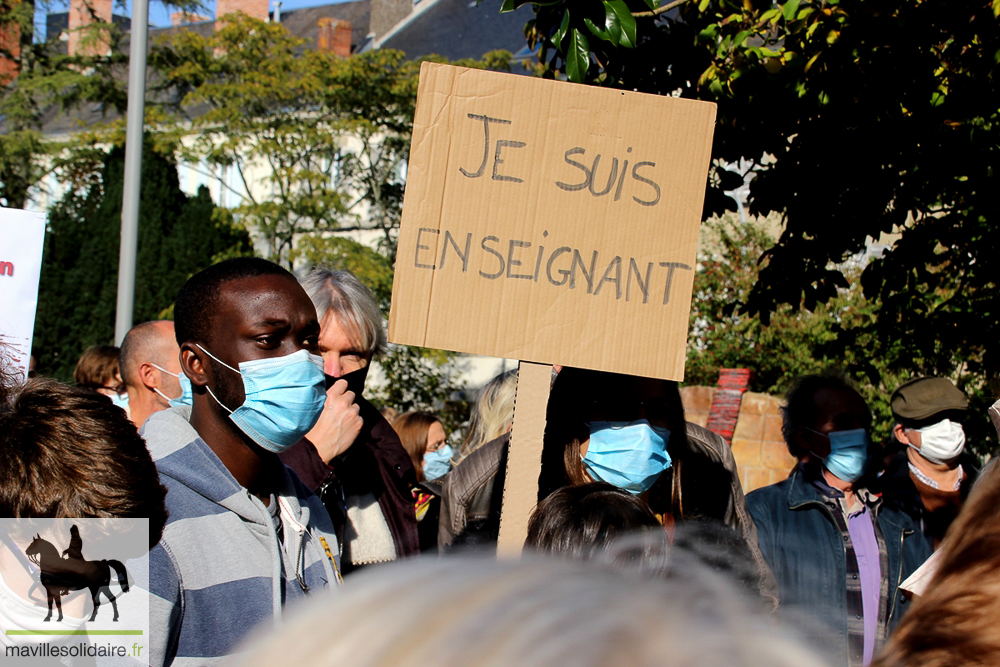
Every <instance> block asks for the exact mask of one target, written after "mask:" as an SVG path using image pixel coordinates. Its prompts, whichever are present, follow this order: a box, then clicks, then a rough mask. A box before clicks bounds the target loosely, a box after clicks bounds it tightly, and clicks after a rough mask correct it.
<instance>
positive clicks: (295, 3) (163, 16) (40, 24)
mask: <svg viewBox="0 0 1000 667" xmlns="http://www.w3.org/2000/svg"><path fill="white" fill-rule="evenodd" d="M347 1H348V0H282V1H281V10H282V11H285V10H289V9H300V8H302V7H315V6H316V5H330V4H337V3H340V2H347ZM202 2H203V4H204V9H203V10H199V11H197V12H196V13H198V14H202V15H204V16H215V2H214V0H202ZM123 4H124V6H123ZM44 5H45V3H42V2H39V3H37V4H36V5H35V6H36V7H37V9H36V12H35V30H36V32H38V33H39V34H40V35H42V36H44V35H45V14H46V12H49V11H51V12H64V11H66V9H67V7H68V6H69V3H68V2H65V1H63V2H60V1H59V0H54V1H53V2H52V3H51V4H49V5H48V6H47V7H45V6H44ZM269 5H270V9H271V11H274V8H275V6H276V5H277V0H269ZM172 11H176V10H175V9H174V8H172V7H168V6H167V5H164V4H163V3H162V2H160V1H159V0H150V3H149V24H150V25H152V26H157V27H162V26H168V25H170V13H171V12H172ZM114 12H115V14H124V15H126V16H131V15H132V0H125V1H124V3H123V2H122V0H115V9H114Z"/></svg>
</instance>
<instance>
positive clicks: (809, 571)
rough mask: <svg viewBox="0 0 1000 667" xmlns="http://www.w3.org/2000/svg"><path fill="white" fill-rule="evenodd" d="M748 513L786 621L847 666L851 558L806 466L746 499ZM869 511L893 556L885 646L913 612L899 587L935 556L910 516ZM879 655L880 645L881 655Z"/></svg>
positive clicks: (883, 633)
mask: <svg viewBox="0 0 1000 667" xmlns="http://www.w3.org/2000/svg"><path fill="white" fill-rule="evenodd" d="M747 505H748V507H749V509H750V515H751V516H752V517H753V520H754V522H755V523H756V524H757V538H758V541H759V544H760V550H761V552H762V553H763V554H764V559H765V560H766V561H767V563H768V565H769V566H770V567H771V571H772V572H773V573H774V576H775V578H776V579H777V581H778V595H779V597H780V599H781V610H782V617H783V618H784V619H785V620H786V621H790V622H792V623H795V624H796V625H799V626H800V628H801V629H802V630H803V631H804V632H805V634H806V635H808V636H809V637H810V638H811V639H812V640H814V642H815V644H816V645H817V648H819V649H821V650H824V649H825V650H826V651H827V653H828V655H829V656H830V658H831V660H833V661H835V662H834V664H841V665H847V664H848V657H847V656H848V646H847V584H846V576H847V564H846V558H847V555H846V553H847V552H846V549H845V547H844V537H843V535H842V533H841V531H840V528H839V527H838V526H837V523H836V521H835V519H834V515H833V509H831V508H830V507H829V506H828V505H827V504H826V498H824V496H823V494H821V493H820V491H819V490H818V489H817V488H816V487H815V486H813V485H812V484H811V483H810V482H809V481H808V480H807V479H806V478H805V475H804V474H803V470H802V468H801V466H800V467H798V468H796V469H795V471H794V472H792V474H791V476H790V477H789V478H788V479H786V480H784V481H783V482H779V483H777V484H773V485H771V486H767V487H764V488H762V489H758V490H756V491H753V492H752V493H749V494H747ZM870 508H871V509H872V510H873V511H874V512H875V520H876V522H877V524H878V528H879V531H880V532H881V537H882V539H883V540H884V542H885V549H886V554H887V556H888V572H883V573H882V578H883V581H884V582H885V583H887V584H888V585H887V586H883V594H884V595H885V596H886V603H887V604H886V610H887V618H886V624H885V626H884V627H883V628H880V632H879V636H880V637H882V638H884V637H885V636H887V635H888V633H889V632H890V631H891V630H892V628H894V627H895V626H896V624H897V623H898V622H899V619H900V618H901V617H902V615H903V613H904V611H905V610H906V608H907V605H908V603H907V601H906V599H905V598H904V596H903V592H902V591H900V590H899V584H900V583H901V582H902V581H903V580H904V579H905V578H906V577H908V576H909V575H910V574H911V573H912V572H913V571H914V570H916V569H917V568H918V567H919V566H920V565H921V564H922V563H923V562H924V561H925V560H926V559H927V558H928V557H930V555H931V550H930V547H929V546H928V544H927V542H926V540H924V539H922V536H921V535H920V532H919V530H918V529H917V527H916V526H915V525H914V524H913V521H912V519H910V518H909V517H908V516H907V515H905V514H903V513H901V512H899V511H897V510H894V509H891V508H886V507H878V505H874V506H870ZM879 648H880V646H879V644H876V647H875V649H876V653H877V652H878V649H879Z"/></svg>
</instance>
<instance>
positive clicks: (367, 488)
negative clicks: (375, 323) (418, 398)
mask: <svg viewBox="0 0 1000 667" xmlns="http://www.w3.org/2000/svg"><path fill="white" fill-rule="evenodd" d="M357 403H358V406H359V408H360V414H361V419H362V421H363V422H364V426H362V427H361V433H359V434H358V437H357V439H356V440H355V441H354V444H353V445H351V447H350V448H349V449H348V450H347V452H345V453H344V454H342V455H341V456H338V457H337V458H335V459H334V460H333V461H331V462H330V465H327V464H326V463H324V462H323V459H321V458H320V456H319V454H318V453H317V451H316V447H315V446H313V444H312V443H311V442H309V440H307V439H306V438H302V440H300V441H299V442H297V443H296V444H295V445H293V446H292V447H291V449H289V450H288V451H286V452H284V453H283V454H281V460H282V461H284V462H285V465H287V466H288V467H289V468H291V469H292V470H294V471H295V472H296V473H297V474H298V476H299V478H300V479H301V480H302V482H303V484H305V485H306V486H308V487H309V488H310V489H312V490H313V491H314V492H315V493H317V495H319V496H320V498H321V499H322V500H323V504H324V505H325V506H326V508H327V511H328V512H330V516H331V518H333V522H334V525H336V526H337V529H338V532H340V531H342V528H343V525H344V520H345V517H344V509H343V506H342V504H341V499H342V498H343V496H344V495H348V496H350V495H364V494H366V493H371V494H372V495H373V496H375V498H376V500H378V504H379V507H380V508H381V510H382V515H383V516H384V517H385V521H386V523H387V524H388V526H389V532H390V533H392V539H393V542H394V544H395V546H396V557H397V558H403V557H406V556H411V555H414V554H417V553H419V552H420V543H419V540H418V536H417V519H416V515H415V514H414V510H413V492H412V489H413V487H415V486H416V484H417V475H416V472H415V471H414V469H413V463H412V462H411V461H410V455H409V454H407V453H406V450H405V449H403V445H402V444H401V443H400V442H399V436H398V435H396V432H395V431H394V430H393V429H392V426H390V425H389V422H387V421H386V420H385V417H383V416H382V415H381V414H380V413H379V411H378V410H377V409H376V408H375V406H373V405H372V404H371V403H369V402H368V401H367V400H365V399H364V398H363V397H360V396H359V397H358V399H357ZM341 492H342V493H341ZM349 569H350V568H349V567H347V566H346V564H345V570H344V571H345V573H346V572H347V571H348V570H349Z"/></svg>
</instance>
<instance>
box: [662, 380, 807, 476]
mask: <svg viewBox="0 0 1000 667" xmlns="http://www.w3.org/2000/svg"><path fill="white" fill-rule="evenodd" d="M715 392H716V389H715V388H714V387H683V388H682V389H681V401H682V402H683V403H684V415H685V417H686V418H687V420H688V421H690V422H692V423H695V424H698V425H699V426H705V425H706V424H707V423H708V415H709V410H710V408H711V406H712V398H713V397H714V396H715ZM781 404H782V400H781V399H779V398H776V397H774V396H769V395H768V394H756V393H752V392H747V393H745V394H743V400H742V402H741V403H740V412H739V417H738V419H737V420H736V429H735V430H734V431H733V457H735V459H736V467H737V469H738V470H739V474H740V483H742V484H743V491H744V493H749V492H750V491H753V490H754V489H759V488H760V487H762V486H767V485H768V484H774V483H775V482H780V481H781V480H783V479H785V478H786V477H787V476H788V473H789V472H790V471H791V470H792V467H793V466H794V465H795V459H794V458H792V455H791V454H789V453H788V449H787V448H786V447H785V441H784V439H783V438H782V437H781Z"/></svg>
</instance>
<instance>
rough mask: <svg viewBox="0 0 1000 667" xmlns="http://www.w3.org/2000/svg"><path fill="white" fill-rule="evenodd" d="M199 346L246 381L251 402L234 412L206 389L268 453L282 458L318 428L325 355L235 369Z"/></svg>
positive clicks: (296, 354)
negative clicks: (312, 430) (284, 453)
mask: <svg viewBox="0 0 1000 667" xmlns="http://www.w3.org/2000/svg"><path fill="white" fill-rule="evenodd" d="M198 347H199V348H201V351H202V352H204V353H205V354H207V355H208V356H210V357H212V358H213V359H215V360H216V361H218V362H219V363H220V364H222V365H223V366H225V367H226V368H228V369H229V370H231V371H233V372H234V373H239V374H240V375H241V376H242V377H243V390H244V393H245V394H246V399H245V400H244V401H243V405H241V406H240V407H238V408H236V409H235V410H230V409H229V408H227V407H226V406H225V405H222V402H221V401H219V399H218V398H217V397H216V396H215V394H214V393H212V389H211V388H210V387H208V386H206V387H205V388H206V389H208V393H209V394H211V395H212V398H214V399H215V401H216V402H217V403H218V404H219V405H222V407H223V409H225V410H227V411H228V412H229V418H230V419H232V420H233V423H235V424H236V425H237V426H238V427H239V428H240V430H241V431H243V432H244V433H246V434H247V435H248V436H250V438H251V439H252V440H253V441H254V442H256V443H257V444H258V445H260V446H261V447H263V448H264V449H266V450H268V451H271V452H274V453H276V454H280V453H281V452H283V451H285V450H287V449H288V448H289V447H291V446H292V445H294V444H295V443H296V442H298V441H299V440H301V439H302V437H303V436H304V435H305V434H306V433H308V432H309V429H311V428H312V427H313V426H315V425H316V421H317V420H318V419H319V416H320V413H322V412H323V404H324V403H325V401H326V386H325V385H326V381H325V377H324V375H323V359H322V358H321V357H319V356H317V355H315V354H311V353H310V352H309V351H308V350H299V351H298V352H294V353H292V354H289V355H286V356H284V357H269V358H267V359H254V360H253V361H241V362H240V364H239V370H236V369H235V368H233V367H232V366H230V365H229V364H227V363H225V362H224V361H221V360H220V359H218V358H217V357H215V356H214V355H213V354H212V353H211V352H209V351H208V350H206V349H205V348H203V347H201V345H198Z"/></svg>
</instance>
